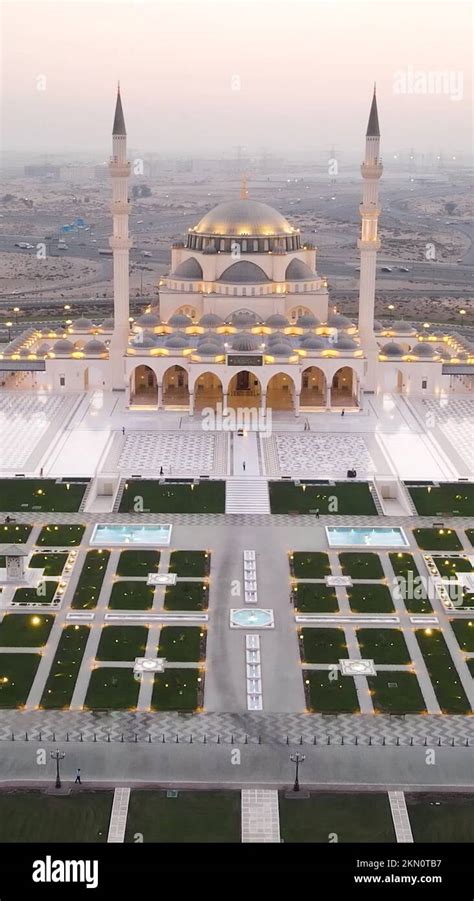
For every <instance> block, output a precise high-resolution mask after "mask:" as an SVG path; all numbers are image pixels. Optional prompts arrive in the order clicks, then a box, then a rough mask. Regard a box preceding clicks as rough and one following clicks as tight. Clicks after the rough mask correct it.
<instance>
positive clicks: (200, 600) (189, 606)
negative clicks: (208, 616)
mask: <svg viewBox="0 0 474 901" xmlns="http://www.w3.org/2000/svg"><path fill="white" fill-rule="evenodd" d="M208 595H209V591H208V589H207V587H206V585H204V583H203V582H177V583H176V585H167V586H166V591H165V603H164V607H165V610H207V606H208Z"/></svg>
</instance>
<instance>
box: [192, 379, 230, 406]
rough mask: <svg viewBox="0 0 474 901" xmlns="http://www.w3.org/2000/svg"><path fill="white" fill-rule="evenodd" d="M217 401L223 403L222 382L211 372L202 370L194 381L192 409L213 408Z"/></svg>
mask: <svg viewBox="0 0 474 901" xmlns="http://www.w3.org/2000/svg"><path fill="white" fill-rule="evenodd" d="M217 403H220V404H222V403H223V391H222V382H221V380H220V378H219V376H217V375H215V374H214V373H213V372H203V373H202V374H201V375H200V376H198V378H197V379H196V381H195V383H194V409H195V410H202V409H203V407H212V408H213V409H215V408H216V404H217Z"/></svg>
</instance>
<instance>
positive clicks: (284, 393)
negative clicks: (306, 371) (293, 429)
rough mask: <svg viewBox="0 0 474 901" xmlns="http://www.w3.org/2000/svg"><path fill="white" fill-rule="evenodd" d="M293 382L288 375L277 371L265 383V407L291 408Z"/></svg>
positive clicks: (292, 402)
mask: <svg viewBox="0 0 474 901" xmlns="http://www.w3.org/2000/svg"><path fill="white" fill-rule="evenodd" d="M294 395H295V383H294V381H293V379H292V378H291V376H290V375H286V373H284V372H277V373H275V375H272V377H271V379H270V381H269V383H268V385H267V409H268V408H269V407H271V409H272V410H293V409H294Z"/></svg>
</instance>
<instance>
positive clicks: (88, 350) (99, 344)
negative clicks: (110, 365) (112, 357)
mask: <svg viewBox="0 0 474 901" xmlns="http://www.w3.org/2000/svg"><path fill="white" fill-rule="evenodd" d="M106 352H107V348H106V346H105V344H104V342H103V341H98V340H97V338H93V339H92V341H88V342H87V344H86V345H85V347H84V353H85V354H105V353H106Z"/></svg>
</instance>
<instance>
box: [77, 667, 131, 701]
mask: <svg viewBox="0 0 474 901" xmlns="http://www.w3.org/2000/svg"><path fill="white" fill-rule="evenodd" d="M139 691H140V682H136V681H135V678H134V675H133V668H132V667H130V669H121V668H114V667H108V666H107V667H97V668H96V669H94V670H92V672H91V678H90V682H89V688H88V689H87V694H86V700H85V704H84V706H85V707H88V708H89V709H90V710H126V709H130V708H135V707H136V706H137V701H138V694H139Z"/></svg>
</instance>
